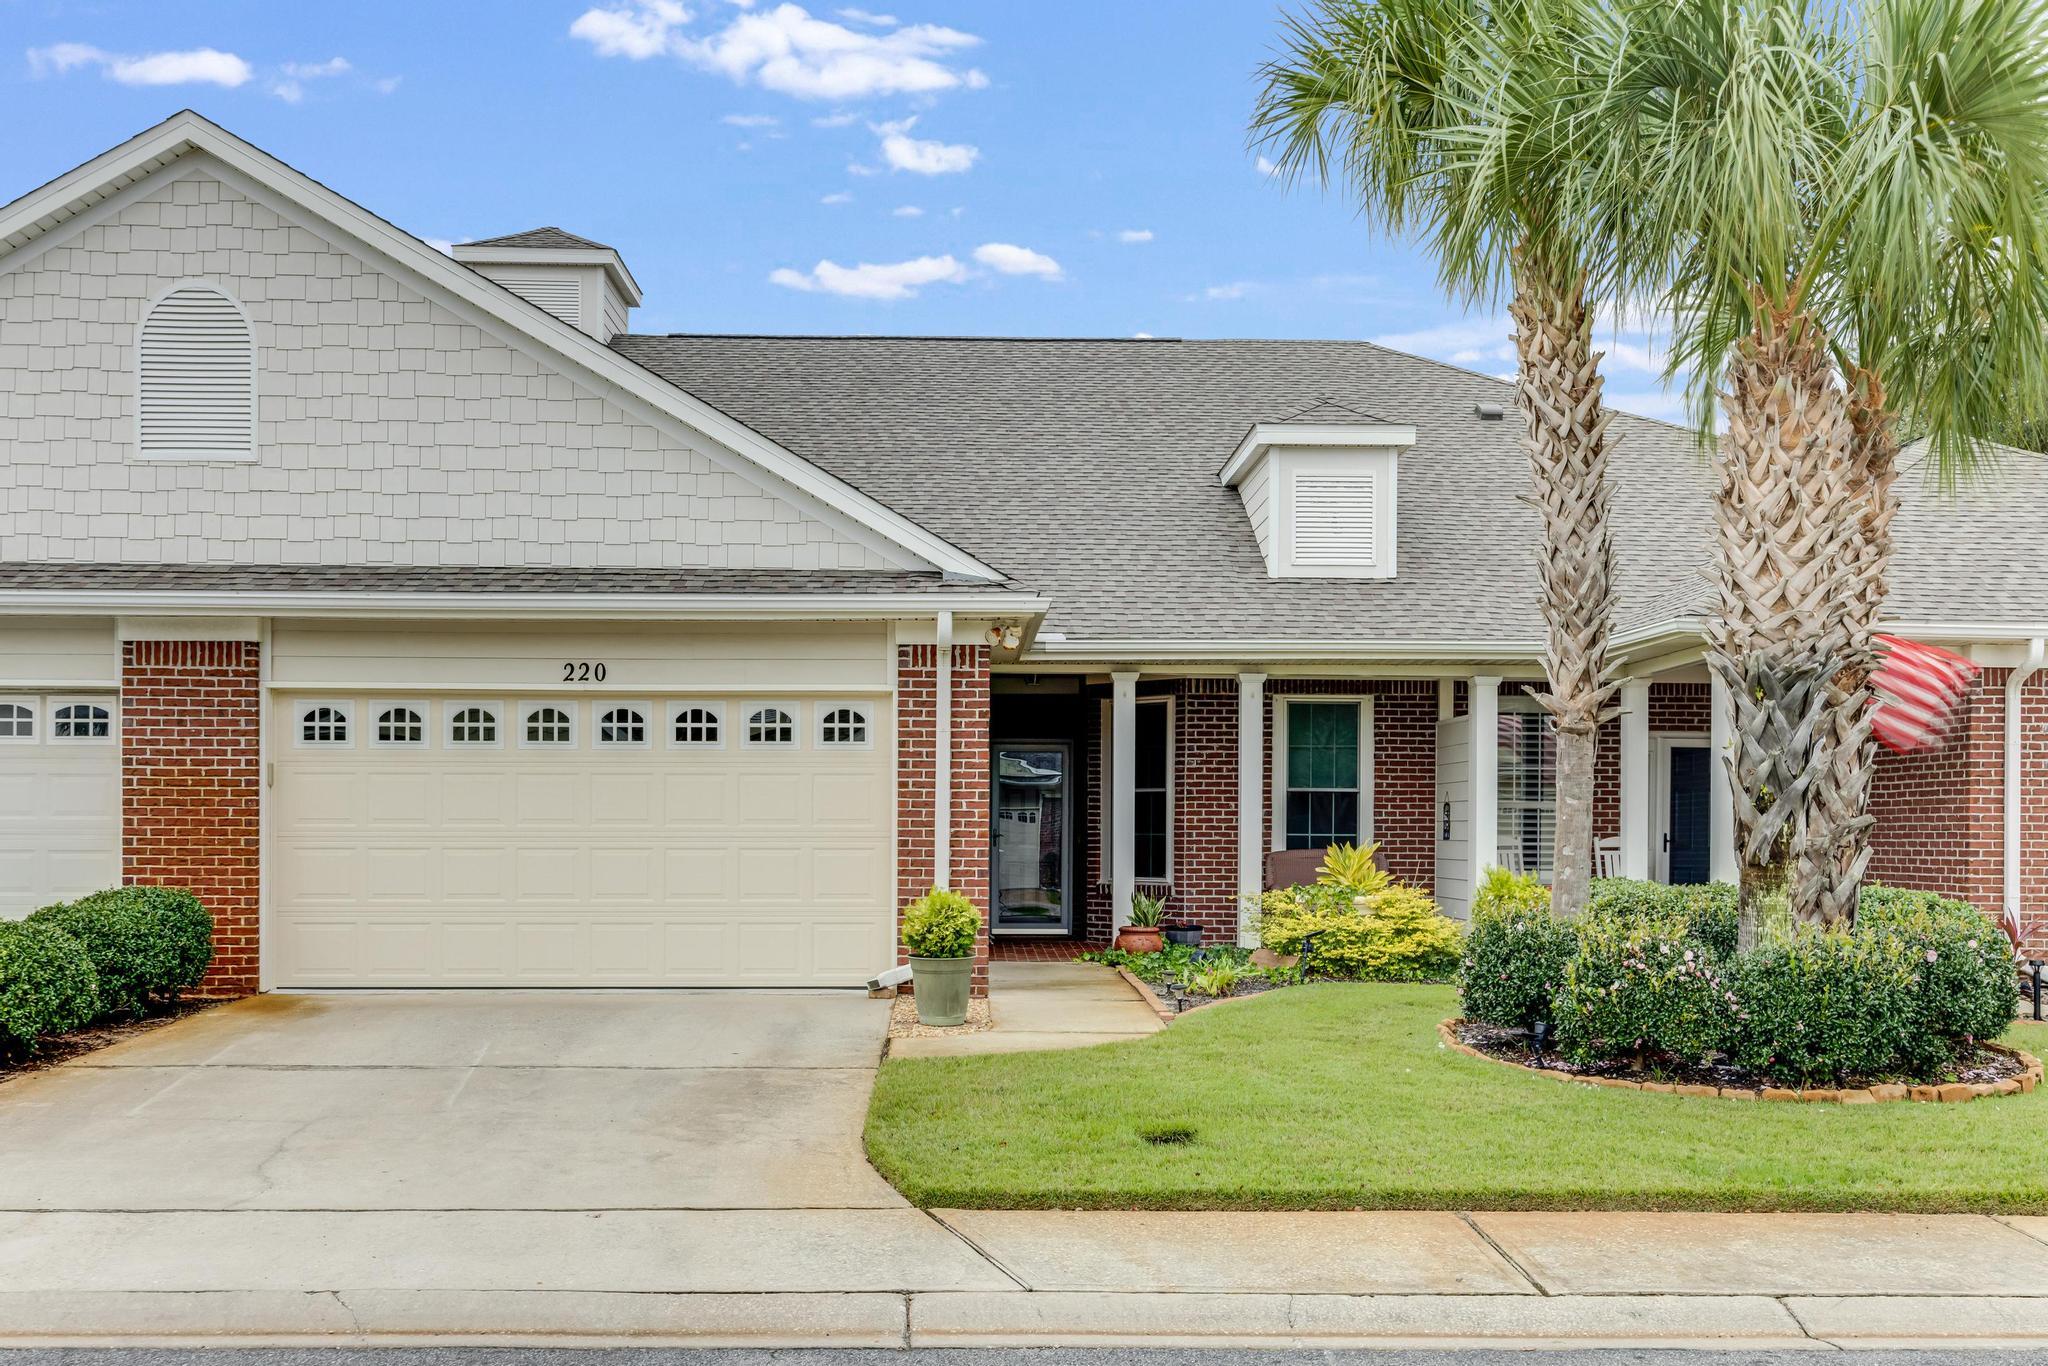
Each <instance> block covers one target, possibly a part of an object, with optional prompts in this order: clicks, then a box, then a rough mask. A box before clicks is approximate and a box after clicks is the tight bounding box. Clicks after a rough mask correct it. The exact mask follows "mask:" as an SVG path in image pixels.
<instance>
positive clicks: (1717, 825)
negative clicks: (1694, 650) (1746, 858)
mask: <svg viewBox="0 0 2048 1366" xmlns="http://www.w3.org/2000/svg"><path fill="white" fill-rule="evenodd" d="M1712 687H1713V720H1712V722H1711V723H1710V724H1711V729H1710V731H1709V739H1708V750H1709V753H1708V756H1707V771H1708V779H1707V782H1708V786H1707V806H1708V820H1707V833H1708V843H1709V845H1710V846H1711V853H1712V858H1711V860H1710V864H1709V868H1710V871H1711V873H1712V876H1713V879H1714V881H1716V882H1734V881H1735V880H1736V879H1737V878H1739V877H1740V876H1741V875H1742V864H1741V860H1740V859H1739V858H1738V857H1737V855H1736V851H1735V789H1734V788H1733V787H1732V786H1730V784H1729V782H1728V762H1727V761H1728V754H1729V752H1730V747H1731V746H1732V745H1733V744H1734V735H1735V732H1734V722H1733V716H1732V712H1731V710H1730V707H1731V704H1730V702H1729V699H1728V687H1727V685H1726V684H1724V683H1723V682H1722V681H1721V675H1720V674H1719V673H1715V674H1713V677H1712Z"/></svg>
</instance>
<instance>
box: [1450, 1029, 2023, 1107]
mask: <svg viewBox="0 0 2048 1366" xmlns="http://www.w3.org/2000/svg"><path fill="white" fill-rule="evenodd" d="M1456 1033H1457V1036H1458V1040H1459V1042H1461V1043H1463V1044H1466V1045H1467V1046H1468V1047H1471V1048H1476V1049H1478V1050H1479V1051H1480V1052H1481V1053H1484V1054H1485V1055H1486V1056H1487V1057H1489V1058H1492V1059H1494V1060H1495V1061H1496V1062H1506V1063H1513V1064H1515V1065H1516V1066H1518V1067H1526V1068H1529V1069H1530V1070H1532V1071H1537V1072H1561V1073H1564V1074H1566V1075H1567V1076H1574V1077H1607V1078H1612V1079H1614V1080H1617V1081H1636V1082H1668V1083H1670V1084H1672V1085H1674V1086H1712V1087H1716V1088H1729V1089H1743V1090H1752V1091H1761V1090H1763V1089H1764V1088H1765V1087H1776V1086H1780V1085H1785V1086H1792V1085H1796V1083H1791V1082H1786V1083H1780V1082H1775V1081H1767V1080H1764V1079H1761V1078H1759V1077H1757V1076H1756V1075H1755V1074H1754V1073H1751V1072H1745V1071H1744V1070H1743V1069H1741V1068H1739V1067H1736V1066H1734V1065H1733V1064H1730V1063H1725V1062H1724V1063H1716V1064H1705V1063H1669V1062H1664V1063H1659V1064H1658V1065H1656V1066H1655V1067H1652V1068H1638V1067H1636V1066H1635V1065H1634V1064H1633V1063H1632V1062H1630V1061H1629V1060H1627V1059H1609V1060H1606V1061H1602V1062H1596V1063H1590V1064H1586V1065H1584V1066H1581V1065H1580V1064H1577V1063H1573V1062H1570V1061H1567V1060H1566V1059H1565V1058H1564V1056H1563V1055H1562V1054H1560V1053H1558V1052H1557V1051H1556V1050H1554V1049H1550V1050H1546V1051H1544V1052H1542V1053H1537V1052H1533V1051H1531V1049H1530V1047H1529V1035H1528V1033H1527V1031H1525V1030H1520V1029H1510V1028H1507V1027H1505V1026H1502V1025H1489V1024H1476V1023H1474V1022H1472V1021H1470V1020H1461V1021H1459V1022H1458V1024H1457V1027H1456ZM2026 1070H2027V1065H2026V1063H2025V1062H2024V1061H2023V1060H2022V1059H2021V1058H2020V1057H2018V1056H2016V1055H2014V1054H2011V1053H2003V1052H1993V1051H1992V1050H1990V1049H1987V1048H1980V1049H1978V1050H1976V1051H1975V1052H1974V1053H1972V1054H1970V1055H1969V1056H1967V1057H1963V1058H1959V1059H1958V1060H1957V1061H1956V1064H1955V1065H1954V1066H1953V1067H1951V1068H1949V1069H1948V1072H1947V1074H1945V1075H1943V1076H1940V1077H1937V1078H1933V1079H1929V1078H1925V1077H1903V1076H1900V1077H1854V1078H1851V1079H1849V1080H1847V1081H1842V1082H1831V1083H1822V1084H1823V1085H1829V1086H1833V1087H1837V1088H1842V1089H1854V1088H1859V1087H1870V1086H1881V1085H1887V1084H1894V1085H1904V1086H1939V1085H1943V1084H1947V1083H1954V1082H1962V1083H1967V1084H1973V1085H1977V1084H1981V1085H1995V1084H1996V1083H1998V1082H2001V1081H2007V1080H2013V1081H2017V1080H2018V1079H2019V1077H2020V1076H2021V1074H2022V1073H2024V1072H2025V1071H2026Z"/></svg>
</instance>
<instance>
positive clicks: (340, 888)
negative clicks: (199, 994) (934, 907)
mask: <svg viewBox="0 0 2048 1366" xmlns="http://www.w3.org/2000/svg"><path fill="white" fill-rule="evenodd" d="M893 733H894V731H893V722H892V720H891V718H890V716H889V711H888V703H887V702H886V700H885V699H882V698H860V699H844V698H817V697H802V696H796V697H774V698H765V697H754V698H750V697H726V698H721V699H716V700H707V699H701V698H691V699H682V698H672V699H662V698H658V697H656V698H642V699H623V700H616V701H615V700H611V699H601V700H592V699H589V698H580V699H574V700H565V699H559V698H550V699H521V698H517V697H512V698H499V699H494V698H484V699H472V698H461V699H437V700H433V701H431V702H430V701H425V700H410V701H409V700H405V699H402V698H400V699H394V698H388V697H331V696H322V697H310V696H309V697H285V698H281V699H280V700H279V701H278V703H277V709H276V729H275V731H274V732H273V737H274V738H273V741H272V756H273V759H274V761H275V782H274V786H273V788H272V790H271V792H270V801H271V810H272V823H271V832H272V833H271V850H270V864H269V878H270V899H269V915H270V934H269V938H268V941H267V951H268V952H269V953H270V954H271V956H272V957H271V967H272V974H271V975H272V979H273V980H274V982H275V983H276V984H277V985H280V986H298V987H318V986H852V985H858V984H860V983H861V982H863V981H865V980H866V978H867V977H868V976H870V975H871V974H872V973H873V972H874V971H875V970H876V969H877V968H879V967H881V966H883V965H885V964H886V963H888V962H889V961H891V959H892V957H893V954H892V952H891V947H890V946H891V941H892V933H891V930H892V925H893V919H894V916H893V903H894V896H893V892H892V889H891V878H892V875H893V862H894V861H893V858H892V857H891V854H892V850H891V843H892V833H891V832H892V828H893V826H892V819H891V812H892V801H891V797H892V793H891V784H890V738H891V736H892V735H893Z"/></svg>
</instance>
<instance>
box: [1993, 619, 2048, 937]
mask: <svg viewBox="0 0 2048 1366" xmlns="http://www.w3.org/2000/svg"><path fill="white" fill-rule="evenodd" d="M2044 654H2048V637H2043V636H2035V637H2034V638H2033V640H2032V641H2031V642H2029V644H2028V645H2027V662H2026V663H2024V664H2022V665H2021V666H2020V667H2019V668H2017V669H2014V670H2013V671H2012V673H2011V674H2010V675H2008V676H2007V678H2006V680H2005V857H2004V861H2003V862H2004V869H2003V871H2004V873H2005V887H2004V895H2003V898H2002V899H2001V901H2000V903H1999V909H2000V911H2001V912H2002V913H2004V914H2006V915H2009V916H2011V917H2012V918H2013V922H2014V923H2015V924H2017V925H2020V926H2022V927H2023V928H2024V926H2025V923H2026V922H2025V917H2024V916H2022V915H2021V913H2020V830H2021V821H2020V817H2021V815H2022V814H2023V813H2022V811H2021V807H2022V805H2023V802H2022V801H2021V793H2020V760H2021V758H2022V755H2021V753H2020V749H2021V736H2020V690H2021V689H2022V688H2024V687H2026V685H2027V681H2028V680H2029V679H2031V678H2032V677H2033V676H2034V675H2035V674H2036V673H2037V672H2039V671H2040V668H2041V661H2042V658H2043V655H2044Z"/></svg>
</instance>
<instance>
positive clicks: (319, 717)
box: [299, 702, 353, 745]
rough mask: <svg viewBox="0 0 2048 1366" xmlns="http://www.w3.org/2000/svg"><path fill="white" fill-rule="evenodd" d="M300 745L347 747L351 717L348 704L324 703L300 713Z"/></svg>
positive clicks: (349, 741)
mask: <svg viewBox="0 0 2048 1366" xmlns="http://www.w3.org/2000/svg"><path fill="white" fill-rule="evenodd" d="M299 743H300V744H302V745H346V744H350V743H353V742H352V741H351V740H350V739H349V715H348V704H347V703H346V702H324V703H322V704H320V705H319V706H317V707H306V708H304V709H303V710H301V711H300V712H299Z"/></svg>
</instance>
